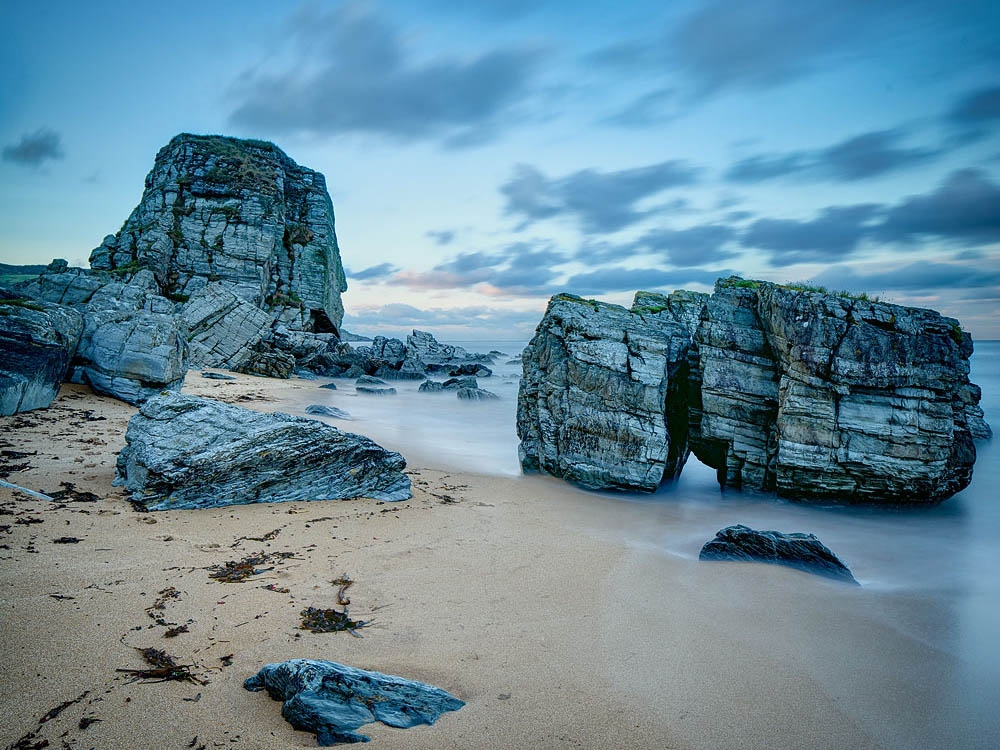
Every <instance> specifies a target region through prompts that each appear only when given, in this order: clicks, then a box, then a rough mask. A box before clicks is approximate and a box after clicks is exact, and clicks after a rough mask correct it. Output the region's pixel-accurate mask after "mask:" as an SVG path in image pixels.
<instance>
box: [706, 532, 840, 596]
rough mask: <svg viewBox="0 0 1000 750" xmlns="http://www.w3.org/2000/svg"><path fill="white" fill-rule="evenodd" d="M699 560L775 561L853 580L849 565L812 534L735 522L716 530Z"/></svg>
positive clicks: (828, 576)
mask: <svg viewBox="0 0 1000 750" xmlns="http://www.w3.org/2000/svg"><path fill="white" fill-rule="evenodd" d="M698 557H699V559H701V560H743V561H759V562H768V563H775V564H778V565H787V566H789V567H792V568H798V569H799V570H804V571H806V572H808V573H815V574H817V575H821V576H825V577H827V578H833V579H835V580H838V581H844V582H845V583H855V584H856V583H857V581H856V580H855V578H854V575H853V574H852V573H851V570H850V568H848V567H847V566H846V565H844V563H843V562H841V560H840V558H839V557H837V556H836V555H835V554H833V552H831V551H830V549H829V548H828V547H827V546H826V545H825V544H823V543H822V542H821V541H820V540H819V539H817V538H816V536H815V535H814V534H798V533H792V534H783V533H782V532H780V531H757V530H756V529H751V528H749V527H748V526H743V525H742V524H737V525H735V526H727V527H726V528H724V529H722V530H721V531H719V532H717V533H716V535H715V539H712V540H710V541H708V542H706V543H705V546H704V547H702V548H701V553H700V554H699V555H698Z"/></svg>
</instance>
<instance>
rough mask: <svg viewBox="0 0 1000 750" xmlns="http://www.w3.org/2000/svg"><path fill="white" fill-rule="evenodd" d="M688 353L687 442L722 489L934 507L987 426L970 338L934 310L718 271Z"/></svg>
mask: <svg viewBox="0 0 1000 750" xmlns="http://www.w3.org/2000/svg"><path fill="white" fill-rule="evenodd" d="M691 351H692V368H691V370H692V373H693V379H692V382H693V386H694V387H693V391H694V397H693V399H692V408H691V435H690V443H691V449H692V451H693V452H694V453H695V455H696V456H698V458H699V459H700V460H701V461H703V462H704V463H706V464H708V465H709V466H712V467H714V468H716V469H717V470H718V476H719V481H720V483H721V484H723V485H724V486H731V487H735V488H740V489H745V490H747V489H749V490H763V491H776V492H777V493H778V495H780V496H784V497H789V498H792V499H796V500H809V501H818V502H828V501H834V502H839V503H854V502H880V503H933V502H939V501H941V500H943V499H945V498H947V497H950V496H951V495H953V494H954V493H955V492H957V491H958V490H960V489H962V488H963V487H965V486H966V485H968V483H969V482H970V481H971V478H972V467H973V464H974V463H975V459H976V451H975V447H974V445H973V435H976V436H985V435H988V433H989V428H988V427H987V426H986V424H985V422H983V420H982V411H981V410H980V409H979V407H978V401H979V389H978V388H977V387H976V386H974V385H973V384H971V383H970V382H969V356H970V355H971V354H972V340H971V338H970V336H969V334H968V333H965V332H963V331H962V330H961V327H960V326H959V324H958V321H956V320H953V319H951V318H946V317H944V316H942V315H940V314H938V313H936V312H934V311H933V310H925V309H920V308H910V307H902V306H899V305H892V304H887V303H883V302H873V301H870V300H867V299H865V298H855V297H850V296H846V295H835V294H826V293H821V292H817V291H809V290H802V289H796V288H794V287H792V288H788V287H782V286H778V285H775V284H769V283H766V282H747V281H743V280H740V279H722V280H720V281H719V282H718V283H717V284H716V288H715V294H714V295H713V296H712V297H711V299H710V300H709V302H708V304H707V305H706V308H705V311H704V314H703V316H702V321H701V323H700V325H699V327H698V330H697V332H696V334H695V338H694V346H693V347H692V350H691Z"/></svg>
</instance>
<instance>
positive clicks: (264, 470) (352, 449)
mask: <svg viewBox="0 0 1000 750" xmlns="http://www.w3.org/2000/svg"><path fill="white" fill-rule="evenodd" d="M405 466H406V462H405V460H404V459H403V457H402V456H400V455H399V454H398V453H393V452H391V451H387V450H385V449H384V448H382V447H381V446H379V445H377V444H376V443H374V442H373V441H371V440H369V439H368V438H366V437H362V436H360V435H352V434H351V433H347V432H341V431H340V430H338V429H337V428H335V427H332V426H330V425H326V424H324V423H322V422H319V421H317V420H314V419H307V418H305V417H295V416H291V415H288V414H282V413H280V412H276V413H273V414H264V413H260V412H256V411H250V410H248V409H242V408H240V407H238V406H233V405H230V404H224V403H221V402H218V401H213V400H211V399H204V398H196V397H194V396H187V395H182V394H178V393H163V394H161V395H159V396H157V397H155V398H152V399H150V400H149V401H147V402H146V403H145V404H143V406H142V408H141V409H140V410H139V413H138V414H136V415H135V416H134V417H132V419H131V420H129V425H128V430H127V431H126V433H125V447H124V448H123V449H122V450H121V452H120V453H119V454H118V466H117V473H116V476H115V481H114V484H115V485H118V486H122V487H124V488H125V489H126V491H127V492H128V493H129V494H130V496H131V499H132V501H133V502H135V503H138V504H139V505H142V506H143V507H145V508H146V509H148V510H168V509H181V508H207V507H215V506H220V505H238V504H246V503H262V502H284V501H289V500H336V499H348V498H358V497H370V498H375V499H378V500H405V499H407V498H409V497H410V479H409V477H407V476H406V474H404V473H403V469H404V468H405Z"/></svg>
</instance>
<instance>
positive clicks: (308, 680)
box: [243, 659, 465, 747]
mask: <svg viewBox="0 0 1000 750" xmlns="http://www.w3.org/2000/svg"><path fill="white" fill-rule="evenodd" d="M243 687H245V688H246V689H247V690H251V691H259V690H267V693H268V695H270V696H271V697H272V698H273V699H274V700H280V701H284V702H285V703H284V705H283V706H282V708H281V715H282V716H284V717H285V719H286V720H287V721H288V723H289V724H291V725H292V726H293V727H295V728H296V729H299V730H302V731H306V732H315V733H316V741H317V742H318V743H319V744H320V745H322V746H324V747H326V746H329V745H334V744H337V743H341V742H344V743H354V742H367V741H368V737H366V736H365V735H363V734H358V733H357V732H355V731H354V730H356V729H357V728H358V727H361V726H363V725H364V724H371V723H372V722H376V721H380V722H382V723H383V724H387V725H388V726H391V727H397V728H399V729H407V728H409V727H414V726H418V725H420V724H433V723H434V722H435V721H437V719H438V717H439V716H441V714H443V713H445V712H446V711H457V710H458V709H460V708H461V707H462V706H464V705H465V702H464V701H461V700H459V699H458V698H456V697H454V696H453V695H450V694H449V693H446V692H445V691H444V690H441V689H440V688H436V687H434V686H432V685H425V684H424V683H422V682H414V681H413V680H406V679H403V678H402V677H394V676H392V675H387V674H382V673H380V672H368V671H365V670H362V669H355V668H353V667H347V666H344V665H343V664H337V663H336V662H332V661H318V660H314V659H292V660H291V661H286V662H281V663H279V664H268V665H266V666H265V667H264V668H263V669H261V670H260V671H259V672H258V673H257V674H256V675H254V676H253V677H251V678H249V679H248V680H247V681H246V682H244V683H243Z"/></svg>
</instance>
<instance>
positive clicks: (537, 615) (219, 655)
mask: <svg viewBox="0 0 1000 750" xmlns="http://www.w3.org/2000/svg"><path fill="white" fill-rule="evenodd" d="M197 375H198V374H197V373H196V372H191V373H189V374H188V378H187V385H186V386H185V392H189V393H192V394H195V395H204V396H211V397H215V398H221V399H223V400H227V401H232V402H236V403H239V404H241V405H243V406H246V407H248V408H252V409H259V410H271V409H274V408H276V407H275V405H276V404H280V402H281V401H282V400H283V399H285V398H287V397H289V395H290V394H292V392H293V391H295V390H298V389H312V388H316V385H315V383H310V382H308V381H300V380H296V379H293V380H288V381H275V380H268V379H262V378H252V377H248V376H236V377H237V380H235V381H213V380H206V379H202V378H200V377H198V376H197ZM134 413H135V409H134V408H133V407H130V406H128V405H126V404H123V403H121V402H118V401H115V400H113V399H110V398H105V397H100V396H96V395H94V394H93V393H91V391H90V390H89V388H87V387H85V386H74V385H65V386H63V388H62V391H61V392H60V395H59V397H58V399H57V401H56V402H54V403H53V405H52V406H51V407H50V408H49V409H47V410H40V411H34V412H29V413H26V414H20V415H15V416H13V417H5V418H3V419H0V444H2V449H3V450H4V451H8V452H10V451H14V452H16V453H17V454H27V455H26V456H24V457H23V458H18V457H16V456H12V454H10V453H7V454H6V456H7V457H5V458H4V459H3V464H4V473H5V474H6V476H5V478H6V480H7V481H9V482H12V483H15V484H18V485H21V486H23V487H28V488H31V489H34V490H37V491H41V492H45V493H49V494H51V493H53V492H56V491H58V490H60V489H67V487H68V485H70V486H71V487H72V489H73V490H74V491H75V492H80V493H94V494H95V495H97V496H98V497H97V498H96V499H92V498H88V497H87V496H85V495H84V496H83V497H81V498H80V499H77V500H74V499H73V497H74V496H73V494H72V493H70V495H69V496H65V497H63V498H61V499H60V500H58V501H57V502H48V501H44V500H39V499H35V498H32V497H29V496H27V495H25V494H23V493H20V492H18V491H16V490H11V489H7V488H0V512H2V514H3V515H2V516H0V530H2V531H0V627H2V632H3V638H2V641H0V684H2V685H3V698H2V713H0V742H2V743H3V745H4V746H7V745H13V746H15V747H45V746H46V745H43V744H30V743H33V742H34V743H39V742H40V741H42V740H47V741H48V743H49V744H48V745H47V746H48V747H69V748H154V747H155V748H187V747H195V748H197V747H206V748H214V747H241V748H284V747H315V746H316V742H315V739H314V738H313V736H312V735H310V734H307V733H303V732H296V731H294V730H293V729H292V728H291V726H290V725H288V724H287V723H286V722H285V721H284V720H283V719H282V717H281V713H280V709H281V706H280V704H279V703H278V702H276V701H273V700H271V699H270V698H269V697H268V696H267V695H266V694H264V693H250V692H248V691H246V690H244V689H243V687H242V683H243V681H244V680H245V679H246V678H247V677H249V676H251V675H253V674H254V673H256V671H257V670H258V669H259V668H260V667H261V666H263V665H264V664H266V663H270V662H277V661H282V660H285V659H290V658H297V657H308V658H319V659H330V660H333V661H339V662H343V663H345V664H349V665H352V666H356V667H361V668H365V669H373V670H378V671H382V672H387V673H390V674H396V675H400V676H403V677H407V678H411V679H417V680H421V681H425V682H428V683H431V684H433V685H436V686H438V687H441V688H444V689H445V690H448V691H449V692H451V693H452V694H454V695H456V696H457V697H459V698H461V699H462V700H464V701H466V703H467V705H466V706H465V707H464V708H462V709H461V710H460V711H458V712H455V713H449V714H445V715H444V716H443V717H442V718H441V719H440V720H439V721H438V723H437V724H435V725H434V726H431V727H418V728H414V729H408V730H397V729H391V728H388V727H385V726H382V725H378V724H375V725H368V726H366V727H364V728H362V730H361V731H362V732H363V733H365V734H368V735H370V736H371V738H372V740H373V743H374V744H373V745H372V746H373V747H381V748H520V747H544V748H548V747H553V748H558V747H603V748H607V747H630V748H799V747H809V748H838V749H839V750H843V749H845V748H881V747H900V748H902V747H908V748H915V747H923V748H937V747H940V748H945V747H966V748H971V747H984V748H985V747H989V746H991V740H992V739H995V735H994V734H993V733H994V732H995V730H996V727H995V725H986V724H984V722H989V721H995V719H991V718H989V717H988V716H987V714H988V712H986V711H983V712H981V713H980V712H977V711H974V710H972V709H971V708H970V706H972V708H974V707H975V706H974V704H975V702H976V701H977V700H980V701H986V700H989V698H988V696H986V695H983V696H982V697H981V698H976V697H972V698H969V697H968V694H969V687H970V686H969V684H967V682H968V680H969V679H970V678H969V672H968V669H967V665H966V664H964V662H963V660H962V659H961V657H960V655H958V654H956V653H955V651H954V650H949V649H948V648H947V647H943V646H942V644H945V646H946V645H947V644H948V642H949V639H950V638H953V637H954V630H955V629H956V628H957V625H956V623H955V622H954V621H953V619H951V615H950V614H949V611H948V610H947V609H944V610H940V609H938V608H936V607H934V606H931V604H930V603H929V602H928V601H926V600H925V599H923V598H922V597H921V596H920V595H919V594H914V593H912V592H896V593H894V592H892V591H885V590H872V589H871V588H869V587H849V586H845V585H840V584H837V583H834V582H828V581H826V580H823V579H820V578H816V577H812V576H807V575H805V574H803V573H800V572H797V571H794V570H789V569H784V568H779V567H775V566H767V565H752V564H731V563H720V564H707V563H701V564H699V563H698V561H697V560H696V559H691V558H685V557H683V556H678V555H669V554H664V553H663V552H662V551H659V550H657V549H653V548H646V547H644V546H643V545H641V544H636V543H635V542H634V540H635V538H636V536H637V535H636V533H635V532H636V531H637V530H638V529H639V527H642V526H644V525H651V524H657V525H663V526H665V527H666V528H669V525H670V524H671V523H674V522H676V521H677V519H676V518H673V517H672V515H671V514H672V513H675V512H676V511H674V510H672V509H671V508H670V507H668V506H664V505H657V504H649V505H648V506H643V507H640V508H638V509H633V512H630V513H629V514H628V515H627V517H626V516H624V515H623V514H622V513H621V512H620V511H621V508H620V504H619V503H618V502H616V501H615V500H614V499H611V498H608V497H605V496H602V495H598V494H593V493H584V492H581V491H579V490H576V489H573V488H572V487H570V486H568V485H566V484H564V483H562V482H559V481H556V480H551V479H547V478H543V477H496V476H483V475H475V474H467V473H459V472H455V471H451V470H447V469H443V468H440V467H436V466H433V465H428V463H427V462H426V461H424V462H423V463H422V462H421V461H422V460H423V457H422V459H421V460H413V459H411V461H410V466H409V468H408V472H409V474H410V476H411V478H412V482H413V498H412V499H411V500H408V501H404V502H400V503H380V502H374V501H365V500H358V501H340V502H336V501H334V502H293V503H281V504H271V505H248V506H235V507H229V508H222V509H216V510H197V511H170V512H157V513H144V512H138V511H136V510H134V509H133V508H132V507H131V506H130V505H129V503H128V502H127V500H126V498H125V497H124V495H123V493H122V492H121V491H120V490H119V489H118V488H112V487H111V480H112V478H113V476H114V464H115V459H116V455H117V451H118V450H119V449H120V448H121V446H122V445H123V444H124V433H125V428H126V424H127V421H128V419H129V417H130V416H131V415H132V414H134ZM339 426H341V427H342V428H346V429H355V428H356V425H350V424H341V425H339ZM358 431H361V430H358ZM376 437H377V436H376ZM387 447H393V446H391V445H387ZM64 483H68V485H67V484H64ZM66 538H70V539H77V540H79V541H76V542H71V541H66ZM258 553H268V554H271V555H275V553H290V556H276V555H275V556H274V557H273V558H272V559H271V561H270V562H268V563H267V564H265V565H263V566H262V567H263V568H265V569H264V570H262V572H261V573H260V574H258V575H255V576H252V577H251V578H249V579H248V580H246V581H245V582H241V583H222V582H219V581H217V580H213V579H212V578H210V576H209V573H210V570H211V568H212V566H217V565H222V564H224V563H225V562H227V561H233V560H240V559H243V558H245V557H247V556H249V555H253V554H258ZM344 575H346V576H349V577H350V578H351V579H352V580H353V581H354V584H353V586H352V587H351V588H350V589H349V592H348V595H349V596H350V599H351V604H350V613H351V616H352V617H353V618H355V619H356V618H360V619H363V620H370V621H371V624H370V626H369V627H366V628H363V629H362V630H360V631H358V635H360V636H363V637H359V638H355V637H351V635H350V634H348V633H346V632H338V633H325V634H314V633H311V632H308V631H306V630H303V629H301V628H299V612H300V611H301V610H302V609H304V608H306V607H309V606H315V607H332V606H334V605H335V604H336V600H337V593H338V588H339V587H338V585H337V584H335V583H334V581H335V580H336V579H338V578H340V577H341V576H344ZM158 620H159V621H160V622H159V623H158V622H157V621H158ZM164 623H165V624H164ZM178 626H186V628H187V630H186V632H180V633H179V634H177V635H176V636H174V637H165V633H166V632H167V630H168V628H169V627H175V628H176V627H178ZM149 647H153V648H157V649H163V650H165V651H167V652H168V653H170V654H172V655H174V656H175V657H177V660H178V662H179V663H182V664H187V665H192V666H191V671H192V673H193V674H194V675H195V676H196V677H197V678H198V679H199V680H201V681H203V682H204V684H193V683H186V682H177V681H170V682H159V683H150V682H146V681H141V680H140V681H135V680H133V678H132V676H131V675H130V674H129V673H126V672H119V671H116V670H119V669H140V668H142V667H143V666H144V662H143V660H142V657H141V656H140V654H139V651H138V649H144V648H149ZM972 687H973V688H974V687H975V685H973V686H972ZM960 697H961V700H959V698H960ZM67 701H72V703H71V704H70V705H68V706H66V707H65V708H64V709H62V710H61V711H59V712H58V713H57V715H55V716H54V717H53V718H51V719H49V720H47V721H43V717H45V716H46V715H47V714H49V713H50V712H51V711H52V710H53V709H56V708H57V707H59V706H61V705H62V704H63V703H65V702H67ZM984 717H986V718H984ZM88 719H94V720H96V721H92V722H89V721H87V720H88ZM26 735H32V738H31V739H30V740H28V741H27V742H26V743H25V744H22V745H16V744H15V743H17V742H18V741H19V739H21V738H23V737H25V736H26Z"/></svg>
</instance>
